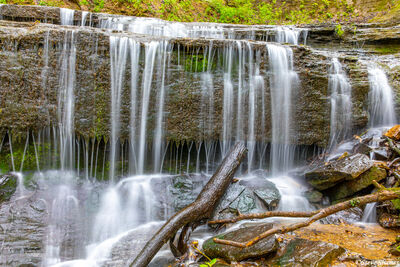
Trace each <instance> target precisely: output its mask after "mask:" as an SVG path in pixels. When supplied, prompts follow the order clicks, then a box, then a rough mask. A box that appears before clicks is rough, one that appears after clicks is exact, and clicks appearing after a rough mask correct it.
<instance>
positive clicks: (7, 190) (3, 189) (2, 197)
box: [0, 174, 18, 203]
mask: <svg viewBox="0 0 400 267" xmlns="http://www.w3.org/2000/svg"><path fill="white" fill-rule="evenodd" d="M17 186H18V179H17V177H15V176H14V175H11V174H4V175H0V203H2V202H5V201H9V200H10V198H11V196H12V195H13V194H14V193H15V191H16V190H17Z"/></svg>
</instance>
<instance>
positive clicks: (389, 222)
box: [378, 213, 400, 228]
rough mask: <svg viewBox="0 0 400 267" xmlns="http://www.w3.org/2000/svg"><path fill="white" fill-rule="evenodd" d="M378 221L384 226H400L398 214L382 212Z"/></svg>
mask: <svg viewBox="0 0 400 267" xmlns="http://www.w3.org/2000/svg"><path fill="white" fill-rule="evenodd" d="M378 223H379V224H380V225H381V226H382V227H384V228H399V227H400V217H399V215H398V214H389V213H382V214H380V216H379V217H378Z"/></svg>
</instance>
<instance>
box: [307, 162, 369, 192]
mask: <svg viewBox="0 0 400 267" xmlns="http://www.w3.org/2000/svg"><path fill="white" fill-rule="evenodd" d="M372 165H373V162H372V161H371V160H370V159H369V158H368V157H367V156H366V155H363V154H355V155H352V156H349V157H344V158H339V159H336V160H333V161H331V162H328V163H325V164H321V165H319V166H317V167H316V168H314V169H313V170H311V171H308V172H306V174H305V177H306V179H307V182H308V183H309V184H310V185H311V186H313V187H314V188H316V189H318V190H325V189H328V188H330V187H333V186H334V185H335V184H337V183H339V182H341V181H343V180H353V179H356V178H357V177H359V176H360V175H361V174H362V173H364V172H366V171H367V170H369V169H370V168H371V167H372Z"/></svg>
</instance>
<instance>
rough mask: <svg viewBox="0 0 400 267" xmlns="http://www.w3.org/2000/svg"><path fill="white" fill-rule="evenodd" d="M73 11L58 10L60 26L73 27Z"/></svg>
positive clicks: (66, 9)
mask: <svg viewBox="0 0 400 267" xmlns="http://www.w3.org/2000/svg"><path fill="white" fill-rule="evenodd" d="M74 13H75V10H73V9H68V8H60V22H61V25H74Z"/></svg>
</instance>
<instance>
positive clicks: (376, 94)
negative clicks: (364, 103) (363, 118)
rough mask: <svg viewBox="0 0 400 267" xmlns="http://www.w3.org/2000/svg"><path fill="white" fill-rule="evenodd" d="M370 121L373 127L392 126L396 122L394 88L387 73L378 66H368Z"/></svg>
mask: <svg viewBox="0 0 400 267" xmlns="http://www.w3.org/2000/svg"><path fill="white" fill-rule="evenodd" d="M368 79H369V84H370V92H369V116H370V118H369V123H370V126H371V127H377V126H390V125H393V124H395V123H396V115H395V110H394V100H393V92H392V88H391V87H390V85H389V82H388V80H387V77H386V74H385V73H384V72H383V70H382V69H380V68H379V67H377V66H373V67H369V68H368Z"/></svg>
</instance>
